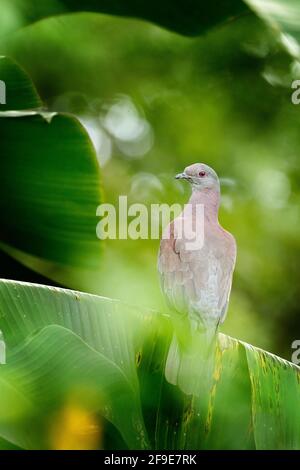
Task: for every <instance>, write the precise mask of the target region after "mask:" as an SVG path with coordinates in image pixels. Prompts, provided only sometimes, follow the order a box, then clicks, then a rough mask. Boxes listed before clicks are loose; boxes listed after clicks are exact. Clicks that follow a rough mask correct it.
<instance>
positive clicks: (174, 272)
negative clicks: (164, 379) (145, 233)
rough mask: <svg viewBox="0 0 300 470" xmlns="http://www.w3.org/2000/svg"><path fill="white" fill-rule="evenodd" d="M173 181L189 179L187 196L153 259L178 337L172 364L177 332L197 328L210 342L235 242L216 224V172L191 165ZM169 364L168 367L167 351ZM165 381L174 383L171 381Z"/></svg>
mask: <svg viewBox="0 0 300 470" xmlns="http://www.w3.org/2000/svg"><path fill="white" fill-rule="evenodd" d="M176 178H178V179H184V180H186V181H188V182H189V183H190V184H191V188H192V194H191V197H190V199H189V202H188V204H187V205H186V206H185V208H184V210H183V212H182V213H181V214H180V215H179V216H178V217H177V218H176V219H174V220H173V221H172V222H171V223H170V224H169V226H168V227H167V228H166V229H165V231H164V234H163V238H162V240H161V243H160V250H159V257H158V270H159V274H160V278H161V286H162V291H163V293H164V294H165V296H166V299H167V302H168V304H169V306H170V308H171V312H172V314H173V320H174V324H175V332H176V336H177V338H176V337H175V338H174V339H173V353H171V356H172V354H173V362H174V348H175V349H176V348H177V349H178V347H179V349H180V333H181V332H182V331H184V330H185V331H187V329H188V331H189V332H192V333H193V332H194V331H197V330H198V331H199V330H200V331H201V332H202V333H204V335H202V340H203V341H204V342H205V341H206V342H207V344H208V345H209V343H211V339H212V338H213V337H214V336H215V332H216V330H217V327H218V325H219V324H220V323H222V322H223V321H224V319H225V316H226V312H227V307H228V302H229V296H230V291H231V284H232V275H233V271H234V266H235V259H236V243H235V239H234V237H233V236H232V235H231V234H230V233H229V232H227V231H226V230H224V229H223V227H221V225H220V224H219V221H218V211H219V203H220V183H219V178H218V176H217V174H216V172H215V171H214V170H213V169H212V168H210V167H209V166H207V165H205V164H203V163H195V164H193V165H190V166H188V167H187V168H185V170H184V172H183V173H181V174H179V175H177V176H176ZM197 219H198V220H197ZM197 224H198V226H197ZM191 233H192V235H193V236H194V238H191ZM191 241H193V242H194V243H191ZM197 242H198V243H197ZM189 334H190V333H189ZM177 340H178V341H177ZM178 343H179V344H178ZM168 361H169V365H170V362H172V358H171V357H170V353H169V359H168ZM177 362H178V358H177ZM177 368H178V364H177ZM173 372H174V371H173ZM176 373H178V371H177V372H176ZM169 375H170V374H169ZM171 375H172V373H171ZM173 375H174V373H173ZM170 381H171V382H172V383H175V382H176V380H175V379H174V378H173V379H170Z"/></svg>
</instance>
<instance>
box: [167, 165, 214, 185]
mask: <svg viewBox="0 0 300 470" xmlns="http://www.w3.org/2000/svg"><path fill="white" fill-rule="evenodd" d="M175 178H176V179H184V180H186V181H188V182H189V183H190V184H191V185H192V188H193V189H194V190H198V191H201V190H203V189H215V190H218V191H219V190H220V182H219V178H218V175H217V173H216V172H215V171H214V170H213V169H212V168H210V167H209V166H208V165H205V164H204V163H194V164H193V165H190V166H187V167H186V168H185V169H184V171H183V173H179V174H178V175H176V176H175Z"/></svg>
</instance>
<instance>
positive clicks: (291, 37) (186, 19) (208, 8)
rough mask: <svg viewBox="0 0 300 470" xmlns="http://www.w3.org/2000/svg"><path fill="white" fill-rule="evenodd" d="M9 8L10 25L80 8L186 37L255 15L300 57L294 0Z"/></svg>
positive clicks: (65, 2)
mask: <svg viewBox="0 0 300 470" xmlns="http://www.w3.org/2000/svg"><path fill="white" fill-rule="evenodd" d="M10 9H13V11H14V13H15V16H16V18H17V19H20V21H15V22H14V23H13V24H12V28H11V29H14V27H15V28H16V27H17V26H20V23H21V24H23V25H25V24H28V23H32V22H35V21H38V20H40V19H42V18H45V17H48V16H53V15H57V14H62V13H72V12H80V11H84V12H86V11H88V12H98V13H107V14H112V15H119V16H125V17H136V18H141V19H144V20H148V21H152V22H154V23H156V24H158V25H160V26H163V27H165V28H169V29H171V30H173V31H175V32H177V33H180V34H184V35H187V36H196V35H199V34H202V33H203V32H205V31H207V30H209V29H211V28H213V27H215V26H216V25H220V24H224V23H226V22H230V21H232V20H234V19H236V18H238V17H240V16H243V15H248V14H253V13H255V14H256V15H258V16H259V17H260V18H261V19H262V20H263V21H264V22H266V23H267V24H268V25H269V26H271V27H272V29H274V31H275V32H276V33H279V38H280V39H281V40H282V42H283V44H284V46H286V48H287V50H288V52H290V53H291V55H292V56H294V57H296V58H298V59H299V57H300V46H299V40H300V26H299V24H300V23H299V18H300V5H299V2H298V0H230V1H226V2H218V1H213V2H203V1H201V0H188V1H187V0H185V1H184V0H179V1H176V2H174V1H171V0H165V1H163V2H162V1H159V0H155V1H152V2H137V1H135V0H127V1H126V2H124V1H120V0H86V1H84V2H83V1H82V0H77V1H76V0H75V1H74V0H60V1H59V2H57V1H55V2H54V1H47V2H32V0H21V1H20V0H12V2H11V4H10Z"/></svg>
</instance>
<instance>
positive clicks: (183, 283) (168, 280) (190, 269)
mask: <svg viewBox="0 0 300 470" xmlns="http://www.w3.org/2000/svg"><path fill="white" fill-rule="evenodd" d="M174 222H176V219H175V221H173V222H171V223H170V224H169V226H168V227H167V229H166V230H165V232H164V235H163V238H162V240H161V244H160V251H159V256H158V271H159V274H160V279H161V287H162V291H163V293H164V294H165V295H166V297H167V300H168V301H169V304H170V305H171V306H172V307H173V308H175V310H177V311H178V312H180V313H188V312H189V305H190V304H191V303H192V302H196V301H197V299H198V297H199V289H200V288H201V286H202V282H203V281H205V279H204V277H205V271H206V269H205V268H206V264H207V261H206V260H205V259H204V258H203V256H201V254H200V253H199V251H189V250H186V245H185V244H186V241H185V240H183V239H181V238H178V237H177V236H176V229H175V227H174Z"/></svg>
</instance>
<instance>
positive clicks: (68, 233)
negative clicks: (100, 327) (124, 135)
mask: <svg viewBox="0 0 300 470" xmlns="http://www.w3.org/2000/svg"><path fill="white" fill-rule="evenodd" d="M2 78H4V80H5V83H6V85H7V103H6V105H5V111H1V112H0V140H1V161H0V210H1V215H2V216H1V235H0V245H1V248H2V249H3V250H5V251H6V252H7V253H9V254H10V255H12V256H14V257H15V258H16V259H17V260H19V261H21V262H22V263H24V264H25V265H27V266H29V267H31V268H33V269H34V270H35V271H37V272H40V273H42V274H44V275H45V276H47V277H50V278H55V280H58V281H59V282H61V283H62V284H68V285H70V286H71V287H72V286H77V285H78V279H80V280H81V279H82V278H84V276H85V273H89V272H90V271H92V272H94V271H97V269H98V268H99V264H100V260H101V251H100V241H99V240H98V239H97V237H96V224H97V218H96V209H97V206H98V205H99V204H100V202H101V189H100V188H101V183H100V170H99V164H98V162H97V158H96V153H95V150H94V148H93V146H92V143H91V141H90V139H89V137H88V135H87V133H86V131H85V129H84V128H83V127H82V126H81V124H80V123H79V122H78V121H77V120H76V119H75V118H74V117H72V116H69V115H62V114H56V113H52V114H50V113H47V112H46V111H43V110H41V109H30V110H29V108H40V106H41V101H40V99H39V97H38V95H37V93H36V90H35V89H34V86H33V84H32V83H31V81H30V79H29V78H28V76H27V75H26V73H25V72H24V71H23V70H22V69H21V68H20V67H19V66H18V65H16V64H15V63H14V62H12V61H11V60H10V59H7V58H1V59H0V79H2ZM0 110H2V107H1V108H0ZM16 188H17V191H16ZM54 272H55V273H56V274H55V275H53V273H54Z"/></svg>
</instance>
